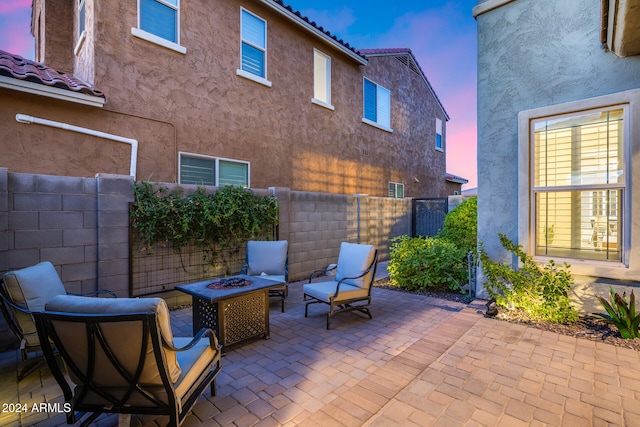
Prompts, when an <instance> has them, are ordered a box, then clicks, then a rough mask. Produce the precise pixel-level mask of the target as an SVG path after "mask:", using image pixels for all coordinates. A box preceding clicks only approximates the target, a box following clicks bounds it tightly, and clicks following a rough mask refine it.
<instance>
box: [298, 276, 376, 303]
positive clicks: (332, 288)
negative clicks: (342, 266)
mask: <svg viewBox="0 0 640 427" xmlns="http://www.w3.org/2000/svg"><path fill="white" fill-rule="evenodd" d="M337 287H338V282H336V281H330V282H316V283H308V284H306V285H304V286H303V287H302V292H304V293H305V294H307V295H309V296H312V297H313V298H316V299H318V300H320V301H324V302H326V303H327V304H328V303H329V302H330V298H331V297H333V296H334V295H335V294H336V289H337ZM368 295H369V290H368V289H365V288H361V287H359V286H354V285H350V284H348V283H345V282H343V283H342V284H341V285H340V292H339V293H338V298H336V299H335V300H334V303H335V302H338V303H339V302H340V301H346V300H350V299H354V298H366V297H367V296H368Z"/></svg>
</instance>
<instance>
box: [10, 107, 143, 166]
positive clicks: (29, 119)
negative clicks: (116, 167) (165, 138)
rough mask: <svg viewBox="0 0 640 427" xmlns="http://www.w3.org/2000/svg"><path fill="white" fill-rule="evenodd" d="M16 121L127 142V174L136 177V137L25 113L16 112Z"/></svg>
mask: <svg viewBox="0 0 640 427" xmlns="http://www.w3.org/2000/svg"><path fill="white" fill-rule="evenodd" d="M16 121H17V122H20V123H27V124H31V123H33V124H37V125H43V126H50V127H54V128H58V129H63V130H68V131H71V132H77V133H82V134H85V135H91V136H95V137H98V138H103V139H108V140H111V141H116V142H122V143H124V144H129V145H131V163H130V166H129V175H131V176H132V177H133V178H134V179H135V178H136V170H137V162H138V140H136V139H132V138H125V137H123V136H118V135H114V134H111V133H105V132H100V131H97V130H93V129H88V128H83V127H80V126H74V125H70V124H68V123H62V122H56V121H53V120H47V119H41V118H38V117H33V116H28V115H25V114H16Z"/></svg>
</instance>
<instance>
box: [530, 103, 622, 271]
mask: <svg viewBox="0 0 640 427" xmlns="http://www.w3.org/2000/svg"><path fill="white" fill-rule="evenodd" d="M626 111H627V108H626V107H625V106H617V107H608V108H602V109H597V110H590V111H583V112H579V113H572V114H567V115H559V116H550V117H544V118H539V119H534V120H532V121H531V122H530V138H531V171H532V175H533V176H532V183H533V185H532V198H531V200H532V201H533V206H532V212H531V216H532V218H533V222H532V227H533V232H532V236H533V239H534V247H535V254H536V255H541V256H554V257H564V258H577V259H581V260H600V261H615V262H621V261H622V255H623V253H622V246H623V245H622V230H624V228H625V227H623V225H624V222H625V221H628V219H627V218H625V217H624V216H623V209H622V202H623V200H624V198H625V191H626V185H625V181H626V179H625V175H626V174H625V155H624V153H625V146H626V144H627V143H628V142H627V136H626V135H625V132H624V129H625V120H626V119H625V117H626V114H627V113H626Z"/></svg>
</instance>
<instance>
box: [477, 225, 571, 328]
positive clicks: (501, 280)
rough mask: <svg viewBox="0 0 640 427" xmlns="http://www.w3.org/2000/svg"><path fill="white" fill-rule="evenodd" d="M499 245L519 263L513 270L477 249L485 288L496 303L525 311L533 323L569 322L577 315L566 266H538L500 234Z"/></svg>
mask: <svg viewBox="0 0 640 427" xmlns="http://www.w3.org/2000/svg"><path fill="white" fill-rule="evenodd" d="M499 238H500V243H501V244H502V246H503V247H504V248H505V249H506V250H508V251H509V252H511V253H513V254H514V255H515V256H516V257H517V258H518V260H519V266H518V267H517V268H513V267H512V266H511V265H510V264H509V263H506V262H503V263H500V262H496V261H493V260H492V259H491V258H490V257H489V256H488V254H487V253H486V251H484V249H482V248H481V249H480V262H481V264H482V272H483V274H484V276H485V279H486V281H485V284H484V287H485V289H486V290H487V293H488V294H489V296H490V298H492V299H494V300H495V301H496V304H497V305H499V306H502V307H505V308H515V309H521V310H523V311H525V312H526V313H527V314H528V315H529V316H530V318H531V319H533V320H545V321H550V322H556V323H571V322H575V321H576V320H577V319H578V312H577V310H576V309H575V307H573V305H572V304H571V301H570V299H569V291H571V288H572V286H573V277H572V276H571V273H570V271H569V268H570V266H569V265H568V264H566V263H564V264H562V265H557V264H556V263H555V262H554V261H553V260H551V261H549V262H548V263H547V264H545V265H544V266H540V265H539V264H538V263H536V262H535V261H534V260H533V258H532V257H531V256H530V255H528V254H527V253H525V252H524V250H523V249H522V246H520V245H516V244H515V243H513V242H512V241H511V240H509V238H507V236H505V235H504V234H501V233H500V234H499Z"/></svg>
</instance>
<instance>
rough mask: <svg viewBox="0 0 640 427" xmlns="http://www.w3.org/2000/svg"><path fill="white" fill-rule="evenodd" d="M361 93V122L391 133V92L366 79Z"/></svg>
mask: <svg viewBox="0 0 640 427" xmlns="http://www.w3.org/2000/svg"><path fill="white" fill-rule="evenodd" d="M363 92H364V97H363V98H364V100H363V104H364V105H363V109H364V117H363V118H362V121H363V122H365V123H368V124H372V125H374V126H377V127H380V128H383V129H385V130H388V131H391V92H389V90H388V89H385V88H384V87H382V86H380V85H379V84H376V83H374V82H372V81H371V80H369V79H367V78H365V79H364V89H363Z"/></svg>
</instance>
